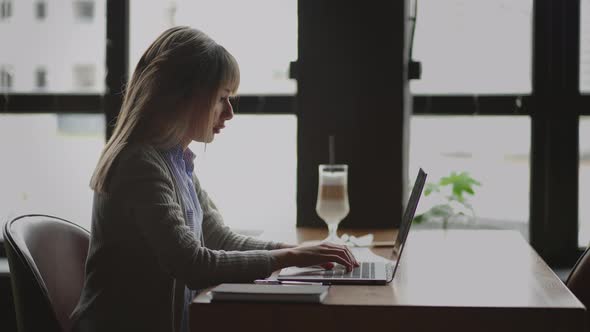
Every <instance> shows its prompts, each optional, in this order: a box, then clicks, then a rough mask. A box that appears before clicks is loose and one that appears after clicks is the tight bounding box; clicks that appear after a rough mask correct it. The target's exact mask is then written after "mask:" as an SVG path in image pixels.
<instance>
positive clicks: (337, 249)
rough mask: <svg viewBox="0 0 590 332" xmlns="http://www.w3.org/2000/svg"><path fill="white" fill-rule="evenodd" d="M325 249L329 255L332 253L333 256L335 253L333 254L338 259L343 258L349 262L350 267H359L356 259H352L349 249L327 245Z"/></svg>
mask: <svg viewBox="0 0 590 332" xmlns="http://www.w3.org/2000/svg"><path fill="white" fill-rule="evenodd" d="M326 247H327V248H328V250H329V251H330V252H331V253H333V254H334V253H335V254H337V255H339V256H340V257H344V258H345V259H346V260H347V261H349V262H350V264H351V265H353V266H358V265H359V264H358V262H357V260H356V258H354V255H353V254H352V252H350V249H349V248H348V247H347V246H340V245H335V244H328V245H326Z"/></svg>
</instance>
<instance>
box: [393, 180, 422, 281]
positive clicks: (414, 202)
mask: <svg viewBox="0 0 590 332" xmlns="http://www.w3.org/2000/svg"><path fill="white" fill-rule="evenodd" d="M426 176H427V174H426V173H424V171H423V170H422V169H420V170H419V171H418V177H417V178H416V182H415V183H414V187H413V188H412V193H411V194H410V199H409V200H408V205H407V206H406V210H405V211H404V215H403V217H402V222H401V223H400V225H399V231H398V233H397V238H396V240H395V243H394V245H393V252H392V253H391V259H392V260H394V261H395V269H394V270H393V274H394V275H395V271H396V270H397V267H398V265H399V261H400V258H401V255H402V251H403V250H404V244H405V242H406V239H407V238H408V233H409V232H410V226H412V220H414V213H416V207H417V206H418V201H419V200H420V195H421V194H422V189H423V188H424V184H425V183H426Z"/></svg>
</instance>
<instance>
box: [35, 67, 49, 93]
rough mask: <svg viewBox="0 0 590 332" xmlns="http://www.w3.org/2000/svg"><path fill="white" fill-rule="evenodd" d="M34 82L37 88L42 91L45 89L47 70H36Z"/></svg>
mask: <svg viewBox="0 0 590 332" xmlns="http://www.w3.org/2000/svg"><path fill="white" fill-rule="evenodd" d="M35 81H36V85H37V88H40V89H43V88H45V87H47V70H46V69H45V68H38V69H37V71H36V72H35Z"/></svg>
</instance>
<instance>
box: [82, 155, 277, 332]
mask: <svg viewBox="0 0 590 332" xmlns="http://www.w3.org/2000/svg"><path fill="white" fill-rule="evenodd" d="M194 183H195V189H196V192H197V195H198V198H199V201H200V203H201V207H202V209H203V223H202V228H203V229H202V236H201V238H200V239H195V237H194V235H193V233H192V232H191V230H190V229H189V227H188V226H186V225H185V217H184V215H183V211H184V209H183V207H182V206H181V201H180V200H179V193H178V192H177V188H176V186H175V182H174V181H173V178H172V175H171V172H170V170H169V168H168V166H167V164H166V162H165V160H164V158H163V157H162V155H161V154H160V152H159V151H158V150H157V149H155V148H154V147H152V146H149V145H143V144H133V145H129V146H127V147H125V148H124V149H123V150H122V151H121V153H120V154H119V156H118V157H117V159H116V161H115V163H114V164H113V166H112V168H111V171H110V172H109V178H108V185H107V188H108V190H107V193H95V195H94V205H93V213H92V230H91V240H90V248H89V252H88V257H87V260H86V272H85V283H84V289H83V290H82V294H81V297H80V301H79V303H78V305H77V307H76V308H75V310H74V312H73V313H72V316H71V318H72V323H73V330H74V331H178V329H179V326H180V319H181V317H180V316H181V311H182V305H183V301H184V298H183V296H184V295H183V294H184V292H183V291H184V287H185V285H186V286H188V287H189V288H191V289H202V288H205V287H207V286H211V285H214V284H219V283H223V282H249V281H252V280H254V279H256V278H264V277H267V276H269V275H270V274H271V273H272V271H271V266H272V263H273V262H272V260H273V258H272V257H271V255H270V253H269V252H268V250H270V249H275V248H278V247H279V245H280V244H279V243H274V242H263V241H259V240H256V239H252V238H249V237H245V236H241V235H238V234H235V233H233V232H232V231H231V230H230V229H229V228H228V227H227V226H224V225H223V220H222V217H221V215H220V214H219V212H218V211H217V208H216V207H215V204H213V202H212V201H211V199H210V198H209V196H208V195H207V193H206V192H205V191H204V190H202V189H201V187H200V184H199V182H198V180H197V179H196V177H195V178H194Z"/></svg>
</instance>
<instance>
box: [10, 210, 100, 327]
mask: <svg viewBox="0 0 590 332" xmlns="http://www.w3.org/2000/svg"><path fill="white" fill-rule="evenodd" d="M89 243H90V234H89V233H88V231H86V230H85V229H83V228H82V227H80V226H77V225H75V224H73V223H71V222H69V221H67V220H64V219H61V218H57V217H52V216H47V215H25V216H20V217H17V218H15V219H13V220H11V221H9V222H7V223H6V224H5V225H4V244H5V247H6V255H7V257H8V264H9V266H10V273H11V283H12V291H13V294H14V302H15V311H16V320H17V325H18V329H19V331H20V332H24V331H39V330H42V331H69V330H70V323H71V322H70V319H69V317H70V314H71V313H72V311H73V310H74V308H75V307H76V305H77V303H78V300H79V299H80V293H81V292H82V287H83V285H84V266H85V263H86V256H87V254H88V246H89Z"/></svg>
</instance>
